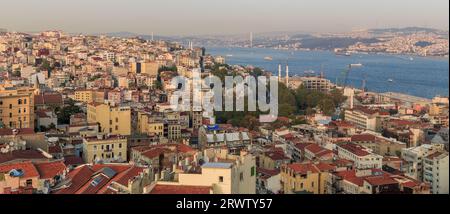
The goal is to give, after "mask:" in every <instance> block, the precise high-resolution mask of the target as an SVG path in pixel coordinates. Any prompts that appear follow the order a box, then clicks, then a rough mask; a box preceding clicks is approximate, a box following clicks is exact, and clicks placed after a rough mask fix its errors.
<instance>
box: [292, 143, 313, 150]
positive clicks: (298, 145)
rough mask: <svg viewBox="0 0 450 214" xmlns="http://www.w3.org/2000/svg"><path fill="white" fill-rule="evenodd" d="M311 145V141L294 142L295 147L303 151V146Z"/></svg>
mask: <svg viewBox="0 0 450 214" xmlns="http://www.w3.org/2000/svg"><path fill="white" fill-rule="evenodd" d="M309 145H312V143H297V144H295V148H297V149H299V150H300V151H305V147H307V146H309Z"/></svg>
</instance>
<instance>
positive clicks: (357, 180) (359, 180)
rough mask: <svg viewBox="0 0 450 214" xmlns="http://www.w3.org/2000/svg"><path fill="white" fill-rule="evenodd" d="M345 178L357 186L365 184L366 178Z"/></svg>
mask: <svg viewBox="0 0 450 214" xmlns="http://www.w3.org/2000/svg"><path fill="white" fill-rule="evenodd" d="M345 180H346V181H348V182H350V183H352V184H355V185H357V186H362V185H363V184H364V179H363V178H361V177H356V176H355V177H347V178H345Z"/></svg>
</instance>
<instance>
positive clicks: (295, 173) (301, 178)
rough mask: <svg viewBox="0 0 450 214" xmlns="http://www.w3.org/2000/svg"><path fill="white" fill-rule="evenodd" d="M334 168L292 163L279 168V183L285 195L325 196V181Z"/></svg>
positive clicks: (325, 165)
mask: <svg viewBox="0 0 450 214" xmlns="http://www.w3.org/2000/svg"><path fill="white" fill-rule="evenodd" d="M332 170H334V167H333V166H331V165H328V164H324V163H319V164H312V163H293V164H286V165H283V166H282V167H281V182H282V186H283V191H284V193H285V194H294V193H307V194H327V193H328V188H327V180H328V177H329V176H330V173H329V172H330V171H332Z"/></svg>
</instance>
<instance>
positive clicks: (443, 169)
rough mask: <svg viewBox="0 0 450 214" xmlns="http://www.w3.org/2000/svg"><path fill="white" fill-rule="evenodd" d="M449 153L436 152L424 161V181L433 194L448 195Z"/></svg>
mask: <svg viewBox="0 0 450 214" xmlns="http://www.w3.org/2000/svg"><path fill="white" fill-rule="evenodd" d="M448 164H449V163H448V152H435V153H433V154H431V155H428V156H426V157H425V158H424V160H423V181H424V182H427V183H430V185H431V192H432V193H433V194H448V166H449V165H448Z"/></svg>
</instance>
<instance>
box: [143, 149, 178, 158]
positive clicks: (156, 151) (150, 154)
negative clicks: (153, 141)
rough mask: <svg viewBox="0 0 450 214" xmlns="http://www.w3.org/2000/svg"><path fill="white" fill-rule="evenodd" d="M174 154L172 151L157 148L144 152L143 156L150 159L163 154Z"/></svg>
mask: <svg viewBox="0 0 450 214" xmlns="http://www.w3.org/2000/svg"><path fill="white" fill-rule="evenodd" d="M169 152H172V151H171V150H170V149H166V148H155V149H152V150H148V151H145V152H143V153H142V154H141V155H142V156H144V157H147V158H150V159H153V158H156V157H158V156H159V155H161V154H164V153H169Z"/></svg>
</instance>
